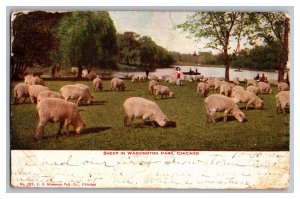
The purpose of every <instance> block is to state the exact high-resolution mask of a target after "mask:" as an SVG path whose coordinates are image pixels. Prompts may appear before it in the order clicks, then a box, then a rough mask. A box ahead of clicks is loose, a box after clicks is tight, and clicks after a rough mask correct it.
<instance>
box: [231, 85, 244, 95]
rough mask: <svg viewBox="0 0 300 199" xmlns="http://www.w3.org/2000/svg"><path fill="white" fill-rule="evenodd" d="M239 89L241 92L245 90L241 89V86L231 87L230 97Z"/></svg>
mask: <svg viewBox="0 0 300 199" xmlns="http://www.w3.org/2000/svg"><path fill="white" fill-rule="evenodd" d="M240 89H241V90H245V88H244V87H242V86H233V87H232V89H231V93H230V97H232V95H233V93H234V92H235V91H237V90H240Z"/></svg>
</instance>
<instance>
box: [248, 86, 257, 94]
mask: <svg viewBox="0 0 300 199" xmlns="http://www.w3.org/2000/svg"><path fill="white" fill-rule="evenodd" d="M246 90H247V91H250V92H252V93H254V94H255V95H258V93H259V88H258V87H256V86H248V87H247V89H246Z"/></svg>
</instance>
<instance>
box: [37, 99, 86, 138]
mask: <svg viewBox="0 0 300 199" xmlns="http://www.w3.org/2000/svg"><path fill="white" fill-rule="evenodd" d="M37 111H38V114H39V124H38V126H37V128H36V131H35V135H34V137H35V140H36V141H38V140H39V139H40V138H41V137H42V136H43V134H44V129H45V126H46V124H47V123H48V122H51V123H57V122H59V123H60V124H59V129H58V132H57V134H56V138H58V136H59V135H60V134H61V129H62V128H63V126H65V127H66V132H67V136H69V135H70V131H69V126H70V125H72V126H73V127H74V130H75V131H76V133H78V134H79V133H81V132H83V130H84V128H85V124H84V122H83V120H82V118H81V116H80V114H79V111H78V110H77V108H76V106H75V104H73V103H71V102H67V101H65V100H62V99H58V98H46V99H44V100H42V101H41V102H40V103H38V105H37Z"/></svg>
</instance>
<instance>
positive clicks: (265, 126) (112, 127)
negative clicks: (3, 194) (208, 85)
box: [10, 80, 289, 151]
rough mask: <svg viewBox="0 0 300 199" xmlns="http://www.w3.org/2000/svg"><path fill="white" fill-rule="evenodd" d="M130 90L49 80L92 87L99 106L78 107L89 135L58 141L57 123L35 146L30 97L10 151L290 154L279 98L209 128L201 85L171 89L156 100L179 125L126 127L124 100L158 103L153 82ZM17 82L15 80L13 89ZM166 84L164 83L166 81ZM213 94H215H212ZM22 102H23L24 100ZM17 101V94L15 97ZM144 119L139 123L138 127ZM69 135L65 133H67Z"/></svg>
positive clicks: (17, 114) (17, 112) (15, 116)
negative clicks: (97, 89) (240, 119)
mask: <svg viewBox="0 0 300 199" xmlns="http://www.w3.org/2000/svg"><path fill="white" fill-rule="evenodd" d="M125 82H126V86H127V88H126V91H125V92H112V91H110V81H104V90H105V91H104V92H97V93H95V92H93V91H92V82H91V81H82V82H74V81H45V83H46V86H48V87H49V88H50V89H52V90H56V91H58V90H59V89H60V87H62V86H63V85H65V84H74V83H83V84H86V85H88V86H90V88H91V91H92V95H93V96H94V101H95V103H94V104H93V105H90V106H85V105H84V106H79V110H80V114H81V116H82V117H83V119H84V121H85V123H86V124H87V129H86V131H85V133H83V134H80V135H75V134H74V133H73V132H72V133H71V135H70V137H67V136H66V135H63V136H61V137H59V138H58V139H56V138H55V135H56V132H57V130H58V123H56V124H51V123H48V125H47V126H46V129H45V136H46V137H47V138H46V139H43V140H41V141H39V142H36V141H35V140H34V138H33V133H34V131H35V128H36V126H37V124H38V114H37V111H36V105H34V104H31V103H30V102H29V99H28V100H27V101H26V102H25V104H19V105H14V104H12V105H11V107H10V108H11V123H10V127H11V149H42V150H53V149H54V150H57V149H58V150H173V151H176V150H201V151H210V150H217V151H219V150H220V151H223V150H225V151H232V150H255V151H260V150H264V151H265V150H267V151H277V150H289V114H287V115H283V114H277V113H276V102H275V94H276V93H277V88H275V87H273V91H275V92H274V93H273V94H270V95H268V94H260V95H259V96H260V97H261V98H262V99H263V100H264V103H265V106H264V110H255V109H251V110H247V111H246V110H245V109H244V107H245V104H239V106H240V108H241V110H242V111H243V112H245V114H246V116H247V119H248V122H246V123H239V122H238V121H237V120H235V119H234V118H233V117H228V122H227V123H223V122H222V119H223V117H222V113H217V114H216V115H215V117H216V118H217V123H216V124H207V122H206V114H205V107H204V102H203V101H204V98H203V97H200V98H199V99H198V98H197V93H196V86H197V83H185V85H184V86H170V88H171V90H172V91H173V92H174V93H175V94H176V96H175V98H169V99H162V100H160V99H158V100H155V102H156V103H157V104H158V105H159V106H160V107H161V109H162V111H163V112H164V113H165V114H166V115H167V116H168V117H169V118H170V120H171V121H173V122H176V126H171V127H167V128H161V127H157V128H153V127H152V126H151V125H145V126H144V127H143V128H141V127H137V128H134V129H133V128H130V127H124V126H123V107H122V105H123V102H124V101H125V99H127V98H128V97H130V96H140V97H144V98H147V99H150V100H154V96H152V95H150V94H149V92H148V82H145V83H137V84H133V83H131V81H129V80H126V81H125ZM16 83H18V82H12V84H11V90H13V88H14V86H15V85H16ZM162 84H164V83H162ZM210 93H211V92H210ZM20 102H22V100H20ZM11 103H13V94H11ZM140 122H141V121H140V120H136V121H135V123H136V124H139V123H140ZM63 132H65V129H64V131H63Z"/></svg>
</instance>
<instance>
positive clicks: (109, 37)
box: [11, 11, 280, 79]
mask: <svg viewBox="0 0 300 199" xmlns="http://www.w3.org/2000/svg"><path fill="white" fill-rule="evenodd" d="M14 17H15V18H14V21H13V24H12V36H13V37H12V38H13V41H12V57H11V71H12V74H11V75H12V78H13V79H19V78H21V77H22V75H23V73H24V72H25V71H26V69H27V67H34V66H41V67H50V66H53V65H59V66H60V67H66V68H67V67H71V66H77V67H79V71H81V70H82V67H83V66H87V67H89V68H90V69H91V68H92V67H97V68H116V66H117V63H121V64H126V65H132V66H137V67H143V68H145V67H149V68H157V67H168V66H170V65H173V64H176V63H177V64H182V63H183V64H187V65H189V64H193V65H198V64H201V65H222V63H223V62H222V57H221V56H220V55H214V54H213V53H211V52H198V53H193V54H182V53H178V52H169V51H168V50H167V49H165V48H163V47H161V46H159V45H158V44H156V43H155V42H154V41H153V40H152V38H151V37H149V36H142V35H139V34H138V33H135V32H124V33H122V34H120V33H117V31H116V29H115V26H114V23H113V21H112V19H111V18H110V16H109V13H108V12H106V11H75V12H63V13H59V12H56V13H52V12H44V11H35V12H29V13H27V14H24V13H17V14H15V16H14ZM279 52H280V45H278V44H276V43H275V42H273V43H272V44H268V45H267V46H256V47H254V48H253V49H245V50H241V51H240V52H239V53H238V54H237V55H236V56H235V57H234V56H233V57H234V58H233V60H232V62H231V66H232V67H237V68H252V69H259V70H264V69H268V70H269V69H276V68H277V67H278V59H279ZM79 77H81V72H79Z"/></svg>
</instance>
